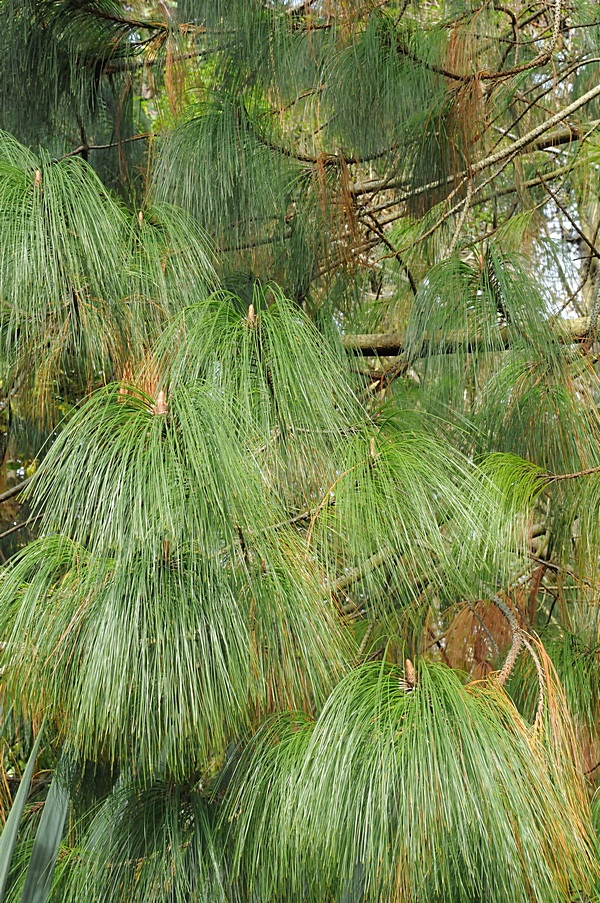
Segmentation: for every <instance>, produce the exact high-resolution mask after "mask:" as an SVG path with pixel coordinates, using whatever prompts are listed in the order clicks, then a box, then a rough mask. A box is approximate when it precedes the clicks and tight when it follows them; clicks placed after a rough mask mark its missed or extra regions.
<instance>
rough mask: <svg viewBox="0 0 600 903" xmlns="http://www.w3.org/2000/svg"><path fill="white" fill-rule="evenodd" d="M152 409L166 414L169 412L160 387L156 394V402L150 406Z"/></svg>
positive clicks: (157, 412) (156, 412)
mask: <svg viewBox="0 0 600 903" xmlns="http://www.w3.org/2000/svg"><path fill="white" fill-rule="evenodd" d="M152 410H153V411H154V413H155V414H167V413H168V412H169V409H168V408H167V400H166V398H165V393H164V391H163V390H162V389H161V390H160V392H159V393H158V395H157V396H156V404H154V405H153V406H152Z"/></svg>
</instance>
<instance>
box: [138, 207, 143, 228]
mask: <svg viewBox="0 0 600 903" xmlns="http://www.w3.org/2000/svg"><path fill="white" fill-rule="evenodd" d="M143 222H144V214H143V213H142V211H141V210H140V211H138V223H139V224H140V226H141V225H142V223H143Z"/></svg>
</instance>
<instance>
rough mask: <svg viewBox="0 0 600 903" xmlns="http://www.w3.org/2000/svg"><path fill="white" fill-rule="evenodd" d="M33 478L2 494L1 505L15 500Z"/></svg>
mask: <svg viewBox="0 0 600 903" xmlns="http://www.w3.org/2000/svg"><path fill="white" fill-rule="evenodd" d="M31 479H32V477H27V478H26V479H25V480H22V481H21V482H20V483H17V484H16V485H15V486H11V488H10V489H7V490H6V491H5V492H3V493H1V494H0V504H2V502H7V501H8V499H12V498H14V496H15V495H18V494H19V493H20V492H21V491H22V490H23V489H25V487H26V486H27V485H28V483H30V482H31Z"/></svg>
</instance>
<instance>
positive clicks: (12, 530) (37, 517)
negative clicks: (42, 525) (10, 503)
mask: <svg viewBox="0 0 600 903" xmlns="http://www.w3.org/2000/svg"><path fill="white" fill-rule="evenodd" d="M43 516H44V515H43V514H36V515H35V516H34V517H30V518H29V519H28V520H24V521H22V522H21V523H20V524H15V525H14V527H10V529H8V530H5V531H4V533H0V539H5V538H6V537H7V536H10V535H11V533H16V532H17V530H21V529H22V528H23V527H29V526H30V524H34V523H35V522H36V520H40V518H42V517H43Z"/></svg>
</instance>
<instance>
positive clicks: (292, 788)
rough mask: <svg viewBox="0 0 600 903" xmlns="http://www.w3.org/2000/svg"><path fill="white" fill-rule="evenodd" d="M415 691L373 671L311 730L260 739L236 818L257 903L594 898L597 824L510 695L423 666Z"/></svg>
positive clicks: (292, 729) (354, 682)
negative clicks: (557, 777) (577, 893)
mask: <svg viewBox="0 0 600 903" xmlns="http://www.w3.org/2000/svg"><path fill="white" fill-rule="evenodd" d="M403 687H404V683H403V678H402V672H401V671H400V670H399V669H398V668H394V667H386V666H382V665H379V664H373V665H369V666H366V667H364V668H363V669H359V670H357V671H354V672H353V673H352V674H351V675H349V676H348V677H347V678H345V679H344V680H343V681H342V682H341V683H340V684H338V686H337V687H336V689H335V691H334V693H333V694H332V696H331V697H330V699H329V701H328V703H327V705H326V706H325V708H324V710H323V712H322V713H321V715H320V717H319V718H318V719H317V721H316V723H315V724H314V725H313V724H311V723H306V722H304V723H303V722H302V721H300V722H299V723H297V724H294V723H289V722H287V721H286V720H285V719H284V720H283V721H282V722H281V723H275V724H273V725H271V726H270V727H268V728H267V729H266V730H265V731H264V732H262V733H261V734H260V735H259V736H258V738H257V740H256V741H255V743H254V744H253V747H252V751H251V753H249V755H248V761H247V762H246V763H244V764H243V765H241V766H240V768H239V770H238V773H237V775H236V784H237V791H236V793H235V794H234V796H233V798H232V803H231V808H230V813H231V816H233V828H232V830H233V833H234V841H235V846H236V869H237V871H236V874H239V875H241V876H242V879H244V878H245V877H246V876H251V877H250V879H249V880H248V879H246V880H247V884H248V886H247V893H248V897H249V898H250V899H251V898H252V894H254V895H255V896H256V898H257V899H262V900H266V899H274V898H275V897H277V898H278V899H282V900H288V899H289V900H293V899H298V897H299V896H302V897H303V898H304V899H307V900H310V901H312V900H315V901H321V900H323V899H326V898H327V895H328V894H330V895H331V896H332V898H333V899H341V898H342V895H343V894H344V893H348V887H349V885H351V884H352V882H353V881H354V883H355V888H356V889H355V890H354V891H353V892H352V894H351V898H352V897H356V898H360V899H363V900H381V899H386V900H406V899H411V900H413V899H415V900H416V899H419V900H444V901H445V900H466V899H469V900H471V899H489V900H498V901H510V900H515V901H517V900H522V899H525V897H526V896H527V895H528V894H529V895H532V896H533V898H534V899H536V900H556V901H557V903H558V901H559V900H561V901H562V900H564V899H565V898H566V897H567V896H568V895H569V894H570V893H571V892H572V891H573V890H574V888H578V889H579V890H581V891H582V892H584V893H585V889H586V885H587V881H588V878H587V875H588V874H589V871H588V869H589V868H590V866H591V862H592V858H593V852H592V847H591V845H590V837H591V835H590V828H589V821H588V816H587V815H586V814H584V812H585V810H581V811H580V810H578V809H576V808H574V807H573V808H571V806H572V805H573V803H572V802H571V800H570V799H568V798H565V797H564V796H563V794H562V790H561V789H560V786H557V785H555V784H553V782H552V781H551V780H550V777H549V774H548V770H547V769H548V760H547V758H546V753H545V752H544V748H543V745H542V744H540V742H539V739H538V738H536V737H535V736H532V735H531V734H530V731H529V729H528V727H527V725H526V724H525V723H524V722H523V721H522V720H521V719H520V717H519V716H518V714H517V712H516V710H515V709H514V708H513V706H512V704H511V703H510V702H509V700H508V699H507V698H506V697H505V696H504V694H503V693H502V692H501V690H500V689H499V688H498V687H494V685H493V684H491V685H487V686H482V685H479V684H471V685H469V686H467V687H464V686H462V685H461V682H460V678H459V676H458V675H457V674H456V673H454V672H452V671H450V670H449V669H447V668H445V667H443V666H440V665H437V666H436V665H425V664H421V666H420V667H419V668H418V671H417V676H416V686H415V687H414V689H408V690H406V689H405V688H403ZM563 767H564V769H565V771H564V772H563V774H562V778H563V781H567V782H569V781H572V782H575V783H576V782H577V778H576V777H575V774H574V773H572V772H571V765H570V763H569V762H568V761H567V762H565V763H563ZM569 773H570V777H569ZM532 791H533V795H532ZM580 792H581V791H580ZM567 811H568V812H569V816H568V818H565V813H566V812H567ZM491 848H493V850H494V855H492V856H490V849H491ZM586 862H587V865H586ZM534 863H535V865H533V864H534ZM532 866H533V867H532Z"/></svg>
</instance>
